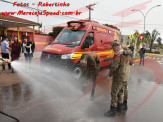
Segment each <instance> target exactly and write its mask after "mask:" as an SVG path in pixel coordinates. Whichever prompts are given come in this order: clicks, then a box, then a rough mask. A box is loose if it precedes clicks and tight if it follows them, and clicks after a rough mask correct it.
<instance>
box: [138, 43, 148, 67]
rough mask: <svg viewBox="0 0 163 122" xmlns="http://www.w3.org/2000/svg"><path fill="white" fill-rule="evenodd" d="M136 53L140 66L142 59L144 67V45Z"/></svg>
mask: <svg viewBox="0 0 163 122" xmlns="http://www.w3.org/2000/svg"><path fill="white" fill-rule="evenodd" d="M138 53H139V55H140V65H141V63H142V59H143V65H144V57H145V53H146V50H145V44H143V47H142V48H141V49H140V50H139V52H138Z"/></svg>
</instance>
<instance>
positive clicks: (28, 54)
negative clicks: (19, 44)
mask: <svg viewBox="0 0 163 122" xmlns="http://www.w3.org/2000/svg"><path fill="white" fill-rule="evenodd" d="M31 47H32V42H31V41H29V40H28V39H27V37H25V38H24V42H23V52H24V57H25V61H26V64H27V67H28V68H29V67H30V64H31V60H32V49H31Z"/></svg>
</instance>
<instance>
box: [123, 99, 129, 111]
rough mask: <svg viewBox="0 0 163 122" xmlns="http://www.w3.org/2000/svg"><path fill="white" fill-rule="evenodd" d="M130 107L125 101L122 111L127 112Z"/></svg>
mask: <svg viewBox="0 0 163 122" xmlns="http://www.w3.org/2000/svg"><path fill="white" fill-rule="evenodd" d="M127 109H128V106H127V101H124V102H123V104H122V110H124V111H127Z"/></svg>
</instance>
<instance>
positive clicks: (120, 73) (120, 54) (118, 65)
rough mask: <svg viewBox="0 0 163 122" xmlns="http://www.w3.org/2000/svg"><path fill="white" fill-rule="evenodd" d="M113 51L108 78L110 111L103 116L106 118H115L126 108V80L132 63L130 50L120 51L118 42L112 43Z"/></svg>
mask: <svg viewBox="0 0 163 122" xmlns="http://www.w3.org/2000/svg"><path fill="white" fill-rule="evenodd" d="M113 50H114V52H115V55H114V58H113V62H112V64H111V69H110V72H109V77H111V76H113V83H112V89H111V106H110V110H109V111H108V112H106V113H105V114H104V115H105V116H108V117H110V116H115V115H116V112H117V111H118V112H121V111H122V109H125V108H126V107H127V99H128V80H129V72H130V65H131V63H132V60H131V57H130V54H131V53H132V52H131V50H129V49H127V48H124V49H123V50H122V48H121V46H120V44H119V42H118V41H116V42H114V43H113Z"/></svg>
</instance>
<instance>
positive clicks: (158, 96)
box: [0, 55, 163, 122]
mask: <svg viewBox="0 0 163 122" xmlns="http://www.w3.org/2000/svg"><path fill="white" fill-rule="evenodd" d="M162 58H163V57H162V56H153V55H151V56H149V57H148V58H147V59H146V61H145V66H140V65H139V64H138V62H136V63H135V66H132V67H131V76H130V80H129V101H128V103H129V109H128V111H127V112H126V113H123V114H121V115H119V114H117V116H116V117H114V118H107V117H104V116H103V114H104V112H105V111H107V110H108V109H109V104H110V88H111V81H110V80H109V79H108V77H107V76H106V75H107V72H108V71H109V70H108V69H103V70H102V71H101V74H100V78H99V82H98V86H97V88H96V94H95V99H94V100H90V92H89V90H88V92H86V94H84V95H83V92H81V84H80V83H79V82H78V81H74V80H69V79H68V78H67V77H66V76H65V75H64V74H60V75H61V76H64V77H66V78H64V77H59V78H58V77H57V76H56V75H55V74H53V75H48V74H47V76H48V77H46V76H45V74H44V75H43V73H42V72H41V71H40V73H39V72H35V75H32V74H34V70H36V71H37V70H38V69H37V68H36V69H33V71H32V72H28V74H27V75H26V74H24V75H23V74H22V73H19V72H18V73H15V74H10V73H6V75H7V76H4V74H1V76H2V77H5V78H4V79H9V81H13V77H15V79H17V80H16V81H17V83H15V82H12V84H13V85H10V86H6V85H4V84H5V83H4V82H3V81H1V80H2V79H0V83H1V84H2V85H3V86H1V87H0V110H2V111H4V112H6V113H8V114H10V115H13V116H15V117H17V118H19V119H20V121H21V122H154V121H156V122H162V121H163V116H162V113H163V107H162V103H163V98H162V93H163V82H162V78H163V76H162V74H163V71H162V70H163V64H162ZM58 72H59V71H58ZM22 75H23V77H22ZM1 76H0V77H1ZM28 76H32V77H28ZM53 78H54V79H55V80H54V79H53ZM52 79H53V80H52ZM36 80H37V81H36ZM58 81H59V82H58ZM6 84H7V85H9V84H8V83H7V82H6ZM88 88H89V87H88ZM1 121H2V122H13V121H12V119H9V118H6V117H5V116H2V115H0V122H1Z"/></svg>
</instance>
